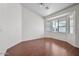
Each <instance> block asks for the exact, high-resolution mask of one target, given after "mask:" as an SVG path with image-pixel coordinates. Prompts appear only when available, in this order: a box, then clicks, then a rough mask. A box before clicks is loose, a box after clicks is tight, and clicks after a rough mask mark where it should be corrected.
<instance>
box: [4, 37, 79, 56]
mask: <svg viewBox="0 0 79 59" xmlns="http://www.w3.org/2000/svg"><path fill="white" fill-rule="evenodd" d="M5 56H79V48H76V47H73V46H72V45H70V44H69V43H67V42H64V41H60V40H57V39H53V38H39V39H36V40H31V41H23V42H21V43H19V44H17V45H15V46H13V47H11V48H9V49H8V50H7V51H6V54H5Z"/></svg>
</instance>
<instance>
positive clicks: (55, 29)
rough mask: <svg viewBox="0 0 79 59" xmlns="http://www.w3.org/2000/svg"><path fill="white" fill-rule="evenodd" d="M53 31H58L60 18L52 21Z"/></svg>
mask: <svg viewBox="0 0 79 59" xmlns="http://www.w3.org/2000/svg"><path fill="white" fill-rule="evenodd" d="M52 31H53V32H57V31H58V20H54V21H52Z"/></svg>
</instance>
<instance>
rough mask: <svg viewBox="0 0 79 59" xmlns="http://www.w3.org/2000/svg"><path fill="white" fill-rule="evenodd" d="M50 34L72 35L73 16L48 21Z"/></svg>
mask: <svg viewBox="0 0 79 59" xmlns="http://www.w3.org/2000/svg"><path fill="white" fill-rule="evenodd" d="M48 23H49V26H48V28H49V29H48V30H49V31H51V32H62V33H73V15H66V16H62V17H58V18H55V19H52V20H49V21H48Z"/></svg>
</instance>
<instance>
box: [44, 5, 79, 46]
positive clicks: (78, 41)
mask: <svg viewBox="0 0 79 59" xmlns="http://www.w3.org/2000/svg"><path fill="white" fill-rule="evenodd" d="M73 11H74V12H75V17H74V33H73V34H69V33H66V34H64V33H54V32H52V33H51V32H47V30H45V36H46V37H52V38H56V39H59V40H63V41H66V42H68V43H70V44H72V45H73V46H76V47H79V31H78V30H79V5H75V6H72V7H70V8H67V9H64V10H61V11H59V12H57V13H55V14H52V15H50V16H48V17H46V19H45V29H46V22H47V19H49V17H51V16H52V17H55V16H58V15H62V14H64V13H68V12H73ZM76 13H77V14H76ZM76 16H77V17H76Z"/></svg>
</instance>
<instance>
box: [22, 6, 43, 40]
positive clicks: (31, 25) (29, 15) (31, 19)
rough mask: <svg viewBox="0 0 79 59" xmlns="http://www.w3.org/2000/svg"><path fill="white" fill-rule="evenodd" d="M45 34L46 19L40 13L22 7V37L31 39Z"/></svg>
mask: <svg viewBox="0 0 79 59" xmlns="http://www.w3.org/2000/svg"><path fill="white" fill-rule="evenodd" d="M43 34H44V20H43V18H42V17H40V16H39V15H37V14H35V13H34V12H32V11H30V10H28V9H27V8H25V7H23V8H22V39H23V40H31V39H36V38H40V37H42V36H43Z"/></svg>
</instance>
